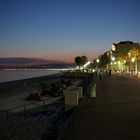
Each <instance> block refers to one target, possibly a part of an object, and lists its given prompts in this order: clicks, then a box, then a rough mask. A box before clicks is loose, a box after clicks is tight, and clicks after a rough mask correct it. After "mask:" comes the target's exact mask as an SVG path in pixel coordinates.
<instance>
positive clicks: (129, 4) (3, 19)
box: [0, 0, 140, 62]
mask: <svg viewBox="0 0 140 140" xmlns="http://www.w3.org/2000/svg"><path fill="white" fill-rule="evenodd" d="M139 7H140V1H139V0H0V57H34V58H43V59H51V60H63V61H69V62H73V61H74V57H75V56H79V55H86V56H87V57H88V58H89V59H93V58H95V57H96V56H98V55H99V54H102V53H103V52H105V51H107V50H109V49H110V48H111V44H112V43H113V42H114V43H118V42H120V41H122V40H131V41H134V42H138V43H140V9H139Z"/></svg>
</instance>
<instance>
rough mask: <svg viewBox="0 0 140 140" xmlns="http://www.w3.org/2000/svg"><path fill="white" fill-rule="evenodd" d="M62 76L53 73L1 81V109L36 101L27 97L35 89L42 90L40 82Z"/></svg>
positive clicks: (56, 79) (47, 81)
mask: <svg viewBox="0 0 140 140" xmlns="http://www.w3.org/2000/svg"><path fill="white" fill-rule="evenodd" d="M61 76H62V75H61V74H53V75H47V76H42V77H37V78H29V79H24V80H17V81H10V82H4V83H0V110H7V109H10V108H13V107H16V106H18V105H24V104H27V103H30V102H34V101H27V100H25V98H27V96H28V95H29V94H30V93H31V92H32V91H34V90H37V91H39V92H40V90H41V87H40V83H43V82H46V83H52V82H55V81H58V80H60V79H61V78H62V77H61Z"/></svg>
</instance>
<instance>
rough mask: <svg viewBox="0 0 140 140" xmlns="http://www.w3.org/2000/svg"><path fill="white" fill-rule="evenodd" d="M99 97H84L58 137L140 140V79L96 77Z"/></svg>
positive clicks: (64, 139)
mask: <svg viewBox="0 0 140 140" xmlns="http://www.w3.org/2000/svg"><path fill="white" fill-rule="evenodd" d="M96 84H97V97H96V98H90V97H84V99H83V100H82V101H81V103H80V105H79V107H78V109H77V110H76V111H75V113H74V114H73V115H72V117H71V120H70V122H69V124H68V126H67V128H66V129H65V130H64V132H63V133H62V135H61V137H60V138H59V140H140V79H138V78H136V77H129V76H121V75H112V76H111V77H107V78H106V77H105V78H103V79H102V80H97V81H96Z"/></svg>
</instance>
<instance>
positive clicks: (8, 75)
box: [0, 69, 61, 83]
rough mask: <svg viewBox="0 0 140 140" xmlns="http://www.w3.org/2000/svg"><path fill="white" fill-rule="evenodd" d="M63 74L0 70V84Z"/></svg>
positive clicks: (37, 70) (34, 70)
mask: <svg viewBox="0 0 140 140" xmlns="http://www.w3.org/2000/svg"><path fill="white" fill-rule="evenodd" d="M57 73H61V71H60V70H44V69H8V70H0V83H3V82H8V81H15V80H22V79H28V78H35V77H41V76H47V75H53V74H57Z"/></svg>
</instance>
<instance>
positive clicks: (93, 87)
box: [90, 84, 96, 98]
mask: <svg viewBox="0 0 140 140" xmlns="http://www.w3.org/2000/svg"><path fill="white" fill-rule="evenodd" d="M90 97H92V98H95V97H96V84H93V85H92V86H91V89H90Z"/></svg>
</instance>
